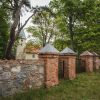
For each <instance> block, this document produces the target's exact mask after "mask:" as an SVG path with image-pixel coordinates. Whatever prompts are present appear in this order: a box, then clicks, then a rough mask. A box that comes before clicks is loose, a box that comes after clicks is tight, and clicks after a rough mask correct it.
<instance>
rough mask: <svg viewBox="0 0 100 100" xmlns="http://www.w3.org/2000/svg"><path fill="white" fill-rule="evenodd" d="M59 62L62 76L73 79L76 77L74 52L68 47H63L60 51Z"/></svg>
mask: <svg viewBox="0 0 100 100" xmlns="http://www.w3.org/2000/svg"><path fill="white" fill-rule="evenodd" d="M59 60H60V61H59V62H61V63H62V64H61V66H60V67H61V69H63V77H64V78H67V79H70V80H72V79H74V78H75V77H76V54H75V52H74V51H73V50H71V49H70V48H68V47H67V48H65V49H64V50H62V51H61V53H60V58H59Z"/></svg>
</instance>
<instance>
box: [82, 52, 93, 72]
mask: <svg viewBox="0 0 100 100" xmlns="http://www.w3.org/2000/svg"><path fill="white" fill-rule="evenodd" d="M80 58H81V60H82V62H84V67H85V70H86V72H93V54H92V53H90V52H88V51H85V52H83V53H82V54H81V55H80Z"/></svg>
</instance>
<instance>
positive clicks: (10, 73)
mask: <svg viewBox="0 0 100 100" xmlns="http://www.w3.org/2000/svg"><path fill="white" fill-rule="evenodd" d="M42 85H44V62H43V61H42V60H36V61H26V60H25V61H24V60H23V61H22V60H21V61H18V60H17V61H14V60H11V61H6V60H5V61H0V95H2V96H6V95H12V94H15V93H18V92H23V91H26V90H28V89H30V88H36V87H40V86H42Z"/></svg>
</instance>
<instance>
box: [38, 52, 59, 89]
mask: <svg viewBox="0 0 100 100" xmlns="http://www.w3.org/2000/svg"><path fill="white" fill-rule="evenodd" d="M39 57H40V58H41V59H43V60H44V62H45V68H44V69H45V86H46V87H47V88H49V87H51V86H54V85H57V84H58V83H59V81H58V57H59V56H58V55H57V54H50V53H48V54H40V55H39Z"/></svg>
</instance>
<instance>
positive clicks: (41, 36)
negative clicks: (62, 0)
mask: <svg viewBox="0 0 100 100" xmlns="http://www.w3.org/2000/svg"><path fill="white" fill-rule="evenodd" d="M32 23H33V26H31V27H29V28H28V31H29V32H31V33H32V34H33V36H34V37H35V38H37V39H38V40H39V41H40V44H41V45H42V46H45V45H46V44H47V43H50V42H51V41H52V40H53V39H54V37H55V34H56V32H57V30H56V25H55V17H54V14H53V13H52V11H51V10H50V9H49V8H47V7H40V10H39V11H38V12H37V13H36V15H35V16H33V18H32Z"/></svg>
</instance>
